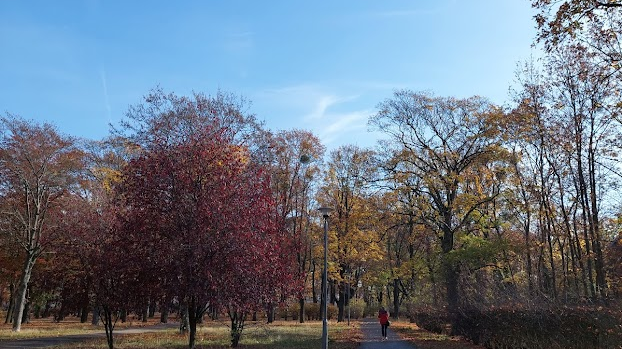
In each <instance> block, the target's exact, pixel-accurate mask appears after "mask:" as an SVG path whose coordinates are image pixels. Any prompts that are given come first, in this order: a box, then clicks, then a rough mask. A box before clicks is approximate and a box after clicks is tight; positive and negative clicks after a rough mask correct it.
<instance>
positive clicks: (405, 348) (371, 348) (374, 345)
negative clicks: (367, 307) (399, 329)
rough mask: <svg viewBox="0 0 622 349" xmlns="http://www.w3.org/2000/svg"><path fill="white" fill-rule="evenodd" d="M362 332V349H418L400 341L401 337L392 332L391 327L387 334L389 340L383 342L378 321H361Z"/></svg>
mask: <svg viewBox="0 0 622 349" xmlns="http://www.w3.org/2000/svg"><path fill="white" fill-rule="evenodd" d="M361 331H362V332H363V337H364V339H363V343H361V346H360V349H417V347H415V346H414V345H412V344H410V343H408V342H406V341H403V340H402V339H400V336H399V335H397V334H396V333H395V332H393V330H391V326H389V329H388V332H387V337H388V338H389V339H388V340H382V337H381V335H380V324H378V320H376V319H364V320H361Z"/></svg>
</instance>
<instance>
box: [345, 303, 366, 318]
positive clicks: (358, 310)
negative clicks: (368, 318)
mask: <svg viewBox="0 0 622 349" xmlns="http://www.w3.org/2000/svg"><path fill="white" fill-rule="evenodd" d="M347 311H348V310H347V308H346V316H347V314H348V313H347ZM364 317H365V302H364V301H363V300H362V299H353V300H351V301H350V318H352V319H361V318H364Z"/></svg>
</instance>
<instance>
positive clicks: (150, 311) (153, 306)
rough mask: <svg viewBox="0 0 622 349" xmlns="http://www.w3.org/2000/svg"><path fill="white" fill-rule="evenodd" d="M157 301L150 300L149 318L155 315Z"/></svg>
mask: <svg viewBox="0 0 622 349" xmlns="http://www.w3.org/2000/svg"><path fill="white" fill-rule="evenodd" d="M155 310H156V303H155V302H154V301H152V300H150V301H149V318H150V319H153V318H154V317H155Z"/></svg>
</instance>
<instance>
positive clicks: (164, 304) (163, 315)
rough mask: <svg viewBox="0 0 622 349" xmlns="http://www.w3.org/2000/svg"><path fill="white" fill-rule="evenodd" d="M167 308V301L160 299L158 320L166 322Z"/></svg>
mask: <svg viewBox="0 0 622 349" xmlns="http://www.w3.org/2000/svg"><path fill="white" fill-rule="evenodd" d="M168 309H169V307H168V302H167V301H166V300H162V303H161V304H160V322H161V323H163V324H166V323H168V312H169V310H168Z"/></svg>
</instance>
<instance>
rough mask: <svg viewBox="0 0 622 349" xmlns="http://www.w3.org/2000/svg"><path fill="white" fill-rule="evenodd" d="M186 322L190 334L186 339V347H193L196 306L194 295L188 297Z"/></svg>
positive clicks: (195, 329)
mask: <svg viewBox="0 0 622 349" xmlns="http://www.w3.org/2000/svg"><path fill="white" fill-rule="evenodd" d="M187 313H188V324H189V325H190V336H189V341H188V349H194V346H195V342H196V337H197V315H198V314H197V306H196V299H195V297H194V296H193V297H190V304H189V305H188V311H187Z"/></svg>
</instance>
